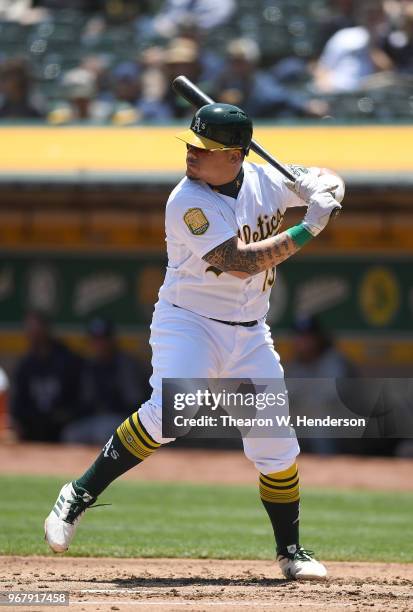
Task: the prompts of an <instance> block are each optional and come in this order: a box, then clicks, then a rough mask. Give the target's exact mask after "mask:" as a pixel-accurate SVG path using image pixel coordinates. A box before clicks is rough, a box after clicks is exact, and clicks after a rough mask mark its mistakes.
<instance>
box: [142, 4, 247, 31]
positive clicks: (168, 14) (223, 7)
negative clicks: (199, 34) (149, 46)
mask: <svg viewBox="0 0 413 612" xmlns="http://www.w3.org/2000/svg"><path fill="white" fill-rule="evenodd" d="M234 10H235V0H165V2H164V5H163V7H162V8H161V10H160V11H159V13H158V15H157V16H156V17H155V19H154V21H153V26H154V29H155V31H156V32H157V33H158V34H160V35H161V36H164V37H165V38H172V37H173V36H176V34H177V33H178V28H179V25H180V24H181V23H182V22H183V21H185V20H186V19H188V17H189V18H192V19H193V20H194V21H195V23H196V25H197V26H198V27H199V28H201V29H202V30H209V29H211V28H216V27H219V26H220V25H222V24H224V23H226V22H227V21H228V20H229V18H230V17H231V15H232V14H233V12H234Z"/></svg>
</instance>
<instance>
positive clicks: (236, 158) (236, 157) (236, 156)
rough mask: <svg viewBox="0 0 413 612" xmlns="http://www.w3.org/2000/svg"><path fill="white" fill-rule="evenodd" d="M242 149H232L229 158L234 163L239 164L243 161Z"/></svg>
mask: <svg viewBox="0 0 413 612" xmlns="http://www.w3.org/2000/svg"><path fill="white" fill-rule="evenodd" d="M241 158H242V156H241V150H240V149H233V150H232V151H230V157H229V160H230V162H231V163H232V164H238V163H239V162H240V161H241Z"/></svg>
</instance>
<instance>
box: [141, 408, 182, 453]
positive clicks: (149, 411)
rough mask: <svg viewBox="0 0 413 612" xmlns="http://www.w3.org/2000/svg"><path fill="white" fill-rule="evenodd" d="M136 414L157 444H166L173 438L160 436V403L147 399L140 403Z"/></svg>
mask: <svg viewBox="0 0 413 612" xmlns="http://www.w3.org/2000/svg"><path fill="white" fill-rule="evenodd" d="M136 414H137V415H138V417H139V420H140V422H141V423H142V425H143V427H144V428H145V429H146V431H147V432H148V434H149V435H150V436H151V437H152V438H153V439H154V440H155V441H156V442H157V443H158V444H168V443H169V442H173V441H174V440H175V438H164V437H163V436H162V406H161V405H160V404H158V403H157V402H154V401H153V400H149V401H147V402H145V403H144V404H142V406H141V407H140V408H139V410H138V412H137V413H136Z"/></svg>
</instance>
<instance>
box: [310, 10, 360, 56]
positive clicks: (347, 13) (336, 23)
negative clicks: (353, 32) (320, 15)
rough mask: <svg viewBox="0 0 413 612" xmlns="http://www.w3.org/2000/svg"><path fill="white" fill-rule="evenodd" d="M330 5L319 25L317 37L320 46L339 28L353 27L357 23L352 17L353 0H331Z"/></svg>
mask: <svg viewBox="0 0 413 612" xmlns="http://www.w3.org/2000/svg"><path fill="white" fill-rule="evenodd" d="M330 5H331V6H330V11H328V12H327V15H326V18H325V19H324V20H323V21H322V23H321V27H320V34H319V37H320V44H321V46H322V47H324V45H325V44H326V43H327V41H328V40H329V39H330V38H331V37H332V36H333V34H335V33H336V32H338V31H339V30H344V28H353V27H354V26H356V25H357V23H356V21H355V18H354V12H355V8H356V1H355V0H331V1H330Z"/></svg>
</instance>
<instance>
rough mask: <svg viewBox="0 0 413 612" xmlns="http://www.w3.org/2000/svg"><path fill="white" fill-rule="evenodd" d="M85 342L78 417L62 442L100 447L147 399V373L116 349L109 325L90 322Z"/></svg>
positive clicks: (145, 368) (102, 322)
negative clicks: (87, 356)
mask: <svg viewBox="0 0 413 612" xmlns="http://www.w3.org/2000/svg"><path fill="white" fill-rule="evenodd" d="M88 340H89V345H90V350H91V353H92V356H91V358H90V359H87V360H86V362H85V367H84V371H83V377H82V378H83V381H82V415H81V418H80V419H79V420H77V421H76V422H74V423H71V424H70V425H68V427H67V428H66V429H65V431H64V433H63V435H62V440H63V441H64V442H67V443H80V444H104V443H105V442H106V441H107V440H108V438H109V437H110V435H111V434H112V433H113V429H114V428H115V427H117V425H119V423H121V422H122V421H123V420H124V419H125V418H126V417H127V416H128V415H129V414H131V413H132V412H133V411H134V410H136V409H137V407H138V406H139V405H140V404H141V403H142V402H144V401H145V400H147V399H148V397H149V396H150V388H149V382H148V380H149V373H148V369H147V367H146V366H144V365H143V364H141V363H139V362H138V361H137V360H135V358H133V357H132V356H131V355H129V354H128V353H125V352H124V351H122V350H121V349H120V348H119V346H118V343H117V341H116V337H115V329H114V325H113V323H112V322H111V321H109V320H107V319H100V318H99V319H94V320H93V321H92V322H91V323H90V325H89V328H88Z"/></svg>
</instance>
